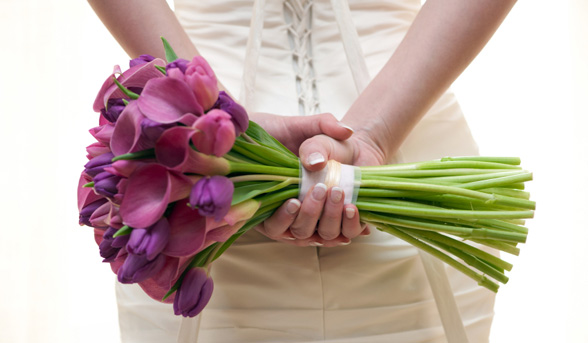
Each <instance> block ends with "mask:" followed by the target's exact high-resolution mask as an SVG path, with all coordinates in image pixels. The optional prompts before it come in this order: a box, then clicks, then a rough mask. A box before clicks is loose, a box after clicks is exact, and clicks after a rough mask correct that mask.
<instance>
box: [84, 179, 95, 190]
mask: <svg viewBox="0 0 588 343" xmlns="http://www.w3.org/2000/svg"><path fill="white" fill-rule="evenodd" d="M82 187H83V188H91V187H94V181H91V182H88V183H86V184H85V185H83V186H82Z"/></svg>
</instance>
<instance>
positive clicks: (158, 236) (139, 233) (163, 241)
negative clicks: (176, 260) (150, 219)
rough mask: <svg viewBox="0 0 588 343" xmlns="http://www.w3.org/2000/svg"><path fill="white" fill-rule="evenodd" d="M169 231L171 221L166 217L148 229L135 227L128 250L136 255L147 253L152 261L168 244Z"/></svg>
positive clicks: (146, 255)
mask: <svg viewBox="0 0 588 343" xmlns="http://www.w3.org/2000/svg"><path fill="white" fill-rule="evenodd" d="M169 232H170V231H169V223H168V221H167V219H165V218H161V219H160V220H159V221H157V223H155V224H153V225H152V226H150V227H148V228H146V229H141V228H134V229H133V231H132V232H131V235H130V236H131V237H130V239H129V242H128V243H127V251H128V252H129V253H131V254H135V255H145V257H147V259H148V260H149V261H151V260H153V259H155V258H156V257H157V255H159V253H160V252H161V251H162V250H163V248H165V246H166V245H167V242H168V240H169Z"/></svg>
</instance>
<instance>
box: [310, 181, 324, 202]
mask: <svg viewBox="0 0 588 343" xmlns="http://www.w3.org/2000/svg"><path fill="white" fill-rule="evenodd" d="M326 194H327V186H326V185H325V184H324V183H317V184H316V185H314V188H313V189H312V197H313V198H314V200H323V199H324V198H325V195H326Z"/></svg>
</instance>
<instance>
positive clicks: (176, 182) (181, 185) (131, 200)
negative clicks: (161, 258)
mask: <svg viewBox="0 0 588 343" xmlns="http://www.w3.org/2000/svg"><path fill="white" fill-rule="evenodd" d="M191 187H192V181H191V180H190V179H189V178H188V177H186V176H184V175H182V174H180V173H177V172H174V171H170V170H168V169H167V168H166V167H164V166H162V165H160V164H156V163H150V164H147V165H144V166H142V167H140V168H138V169H137V170H135V172H134V173H133V174H132V175H131V176H130V177H129V180H128V183H127V187H126V190H125V196H124V198H123V200H122V203H121V205H120V215H121V217H122V218H123V223H124V224H125V225H128V226H130V227H137V228H146V227H149V226H151V225H153V224H154V223H155V222H156V221H158V220H159V218H161V216H162V215H163V213H164V212H165V209H166V208H167V205H168V204H169V203H171V202H174V201H177V200H180V199H183V198H186V197H187V196H188V195H189V194H190V189H191Z"/></svg>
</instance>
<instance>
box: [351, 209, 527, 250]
mask: <svg viewBox="0 0 588 343" xmlns="http://www.w3.org/2000/svg"><path fill="white" fill-rule="evenodd" d="M361 219H362V220H365V221H370V222H378V223H385V224H391V225H394V226H401V227H404V228H409V229H417V230H425V231H434V232H443V233H447V234H450V235H456V236H459V237H462V238H465V239H471V238H484V239H494V240H500V241H508V242H516V243H524V242H525V241H526V239H527V235H526V234H523V233H519V232H509V231H500V230H492V229H487V228H471V227H464V226H454V225H447V224H444V223H442V222H431V221H423V220H418V219H414V218H398V217H390V216H385V215H378V214H375V213H370V212H361Z"/></svg>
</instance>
